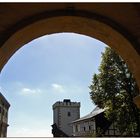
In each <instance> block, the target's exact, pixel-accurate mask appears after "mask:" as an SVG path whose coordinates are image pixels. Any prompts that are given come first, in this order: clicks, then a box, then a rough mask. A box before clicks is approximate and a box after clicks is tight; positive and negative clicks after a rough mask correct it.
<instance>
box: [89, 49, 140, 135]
mask: <svg viewBox="0 0 140 140" xmlns="http://www.w3.org/2000/svg"><path fill="white" fill-rule="evenodd" d="M90 90H91V92H90V96H91V99H92V101H93V102H94V103H95V104H96V105H98V106H99V107H100V108H107V109H106V112H105V114H106V117H107V119H109V120H110V121H114V122H116V127H117V128H118V129H119V131H120V133H121V134H122V135H123V133H124V132H125V133H126V134H127V136H135V135H136V133H137V134H138V135H139V136H140V110H139V109H138V108H137V107H136V105H135V104H134V103H133V98H134V97H135V96H137V95H138V94H139V90H138V87H137V84H136V81H135V79H134V77H133V75H132V73H131V72H130V71H129V69H128V67H127V65H126V63H125V62H124V61H123V59H122V58H121V57H120V56H119V55H117V54H116V53H115V51H113V50H112V49H111V48H109V47H106V49H105V52H104V53H102V61H101V64H100V66H99V73H98V74H94V75H93V80H92V84H91V85H90Z"/></svg>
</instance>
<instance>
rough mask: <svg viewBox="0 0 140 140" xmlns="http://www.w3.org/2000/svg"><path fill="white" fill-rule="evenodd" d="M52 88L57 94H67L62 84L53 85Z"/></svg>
mask: <svg viewBox="0 0 140 140" xmlns="http://www.w3.org/2000/svg"><path fill="white" fill-rule="evenodd" d="M51 86H52V89H53V90H54V91H56V92H59V93H64V92H65V89H64V87H63V86H62V85H60V84H55V83H54V84H52V85H51Z"/></svg>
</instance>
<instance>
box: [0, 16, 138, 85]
mask: <svg viewBox="0 0 140 140" xmlns="http://www.w3.org/2000/svg"><path fill="white" fill-rule="evenodd" d="M62 32H72V33H78V34H83V35H87V36H90V37H93V38H96V39H98V40H100V41H102V42H104V43H105V44H107V45H108V46H110V47H111V48H113V49H114V50H115V51H116V52H117V53H118V54H119V55H120V56H121V57H122V58H123V59H124V60H125V62H126V63H127V64H128V66H129V68H130V70H131V72H132V73H133V74H134V77H135V79H136V81H137V84H138V86H139V87H140V73H139V72H140V56H139V52H138V51H137V50H136V49H135V48H136V46H134V44H133V43H132V42H131V41H130V40H128V38H127V37H126V36H124V35H123V34H121V33H120V31H118V30H117V29H115V28H113V26H110V25H109V24H106V23H104V22H102V21H101V20H98V18H91V17H89V16H87V17H86V16H85V15H84V16H79V15H59V16H58V15H57V16H55V15H53V16H49V17H48V18H46V17H45V18H41V19H38V20H36V21H33V22H31V23H30V24H26V25H25V26H23V27H22V28H20V29H18V30H16V31H15V32H14V33H12V35H11V36H9V38H8V39H7V40H6V41H5V42H4V43H3V45H2V46H1V47H0V70H2V68H3V67H4V65H5V64H6V63H7V62H8V60H9V59H10V57H11V56H12V55H13V54H14V53H15V52H16V51H17V50H18V49H20V48H21V47H22V46H23V45H25V44H27V43H28V42H30V41H32V40H33V39H36V38H38V37H41V36H43V35H48V34H53V33H62Z"/></svg>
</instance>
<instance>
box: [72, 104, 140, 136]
mask: <svg viewBox="0 0 140 140" xmlns="http://www.w3.org/2000/svg"><path fill="white" fill-rule="evenodd" d="M104 111H105V109H100V108H99V107H96V108H95V109H93V111H92V112H91V113H89V114H88V115H86V116H84V117H82V118H80V119H77V120H75V121H73V122H72V127H73V136H74V137H122V136H123V137H129V135H128V134H126V133H125V132H124V133H123V134H120V132H119V130H118V129H117V128H116V125H115V122H110V121H108V120H107V119H106V118H105V114H104ZM133 133H135V132H133ZM135 136H138V134H137V133H135Z"/></svg>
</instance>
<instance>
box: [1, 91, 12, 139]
mask: <svg viewBox="0 0 140 140" xmlns="http://www.w3.org/2000/svg"><path fill="white" fill-rule="evenodd" d="M9 107H10V104H9V103H8V101H7V100H6V99H5V97H4V96H3V95H2V94H1V93H0V137H7V127H8V126H9V125H8V110H9Z"/></svg>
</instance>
